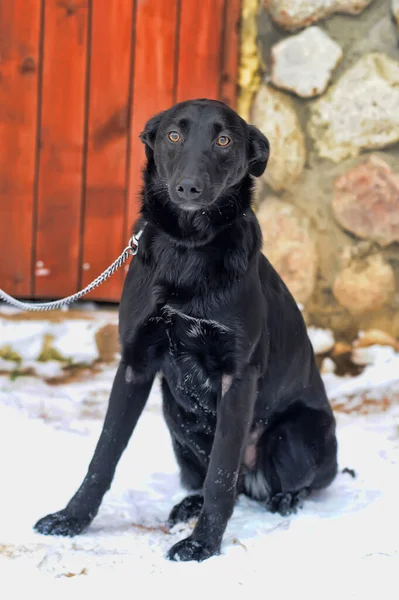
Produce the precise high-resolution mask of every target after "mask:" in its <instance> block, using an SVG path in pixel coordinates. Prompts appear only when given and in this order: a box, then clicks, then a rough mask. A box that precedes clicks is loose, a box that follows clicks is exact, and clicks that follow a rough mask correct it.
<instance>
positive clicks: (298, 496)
mask: <svg viewBox="0 0 399 600" xmlns="http://www.w3.org/2000/svg"><path fill="white" fill-rule="evenodd" d="M171 131H172V132H175V133H173V136H172V137H174V138H178V140H177V141H171V139H170V137H168V136H169V134H170V132H171ZM141 137H142V140H143V141H144V143H145V145H146V156H147V165H146V168H145V171H144V187H143V193H142V211H141V212H142V218H141V219H140V220H139V221H138V223H137V224H136V227H135V230H136V232H137V231H138V230H140V229H142V228H143V227H144V224H145V223H147V224H146V226H145V229H144V233H143V235H142V237H141V239H140V246H139V251H138V254H137V256H136V257H135V258H134V259H133V261H132V263H131V266H130V269H129V273H128V276H127V279H126V283H125V287H124V290H123V295H122V300H121V305H120V338H121V343H122V360H121V363H120V365H119V368H118V371H117V374H116V377H115V381H114V384H113V388H112V392H111V397H110V401H109V408H108V412H107V415H106V418H105V423H104V428H103V432H102V434H101V437H100V439H99V442H98V445H97V448H96V450H95V453H94V456H93V459H92V461H91V464H90V466H89V470H88V474H87V475H86V477H85V479H84V481H83V483H82V485H81V487H80V488H79V490H78V491H77V493H76V494H75V496H74V497H73V498H72V500H71V501H70V502H69V504H68V505H67V506H66V508H65V509H64V510H63V511H61V512H59V513H55V514H54V515H49V516H47V517H44V518H43V519H41V520H40V521H39V522H38V523H37V524H36V526H35V527H36V529H37V530H38V531H40V532H42V533H45V534H58V535H75V534H77V533H79V532H80V531H82V530H83V529H84V528H85V527H87V526H88V525H89V523H90V522H91V521H92V519H93V518H94V517H95V515H96V514H97V511H98V508H99V506H100V503H101V500H102V498H103V495H104V493H105V492H106V491H107V490H108V489H109V487H110V485H111V481H112V478H113V475H114V471H115V468H116V465H117V463H118V460H119V458H120V456H121V454H122V452H123V450H124V449H125V447H126V444H127V442H128V440H129V438H130V436H131V434H132V432H133V430H134V427H135V425H136V423H137V421H138V419H139V417H140V414H141V412H142V410H143V408H144V406H145V403H146V400H147V397H148V395H149V392H150V389H151V386H152V383H153V380H154V377H155V375H156V374H157V373H161V374H162V391H163V401H164V416H165V420H166V423H167V425H168V427H169V430H170V434H171V438H172V444H173V448H174V450H175V453H176V457H177V460H178V463H179V466H180V469H181V477H182V482H183V483H184V484H185V485H186V486H187V487H188V488H189V489H190V490H193V491H196V492H197V493H196V494H195V495H194V496H193V497H189V498H188V499H185V500H184V501H183V502H182V503H180V505H178V506H176V507H175V508H174V509H173V510H172V512H171V515H170V520H169V522H170V523H171V524H173V523H175V522H177V521H178V520H181V519H184V520H188V519H190V518H192V517H198V521H197V524H196V526H195V529H194V531H193V533H192V535H191V536H190V537H189V538H188V539H186V540H183V541H181V542H179V543H178V544H176V545H175V546H174V547H173V548H172V549H171V550H170V552H169V554H168V556H169V558H171V559H180V560H198V561H201V560H204V559H206V558H208V557H209V556H212V555H214V554H217V553H218V552H219V550H220V545H221V541H222V536H223V533H224V531H225V528H226V525H227V521H228V519H229V517H230V515H231V513H232V511H233V507H234V502H235V499H236V496H237V494H238V493H240V492H242V493H245V494H247V495H249V496H251V497H253V498H256V499H258V500H260V501H262V502H263V503H264V505H265V508H267V509H269V510H271V511H278V512H280V513H281V514H284V515H286V514H289V513H290V512H292V511H295V510H296V509H297V508H298V507H299V506H300V505H301V503H302V501H303V499H304V498H305V497H306V496H307V495H308V494H309V493H310V492H311V491H312V490H315V489H319V488H322V487H325V486H327V485H329V484H330V483H331V481H332V480H333V479H334V477H335V475H336V470H337V462H336V454H337V443H336V438H335V420H334V417H333V413H332V411H331V408H330V405H329V403H328V400H327V397H326V393H325V390H324V386H323V383H322V380H321V378H320V375H319V372H318V370H317V368H316V365H315V361H314V355H313V350H312V347H311V344H310V341H309V339H308V336H307V332H306V327H305V324H304V321H303V318H302V315H301V313H300V311H299V309H298V307H297V305H296V303H295V301H294V299H293V298H292V296H291V294H290V293H289V291H288V290H287V288H286V286H285V285H284V283H283V282H282V280H281V278H280V277H279V275H278V274H277V273H276V271H275V270H274V269H273V268H272V266H271V265H270V263H269V262H268V261H267V259H266V258H265V257H264V256H263V255H262V254H261V252H260V249H261V232H260V229H259V225H258V222H257V219H256V216H255V214H254V212H253V210H252V208H251V196H252V184H253V179H252V177H253V176H259V175H261V174H262V173H263V171H264V169H265V167H266V163H267V159H268V154H269V145H268V142H267V140H266V138H265V137H264V136H263V135H262V134H261V133H260V132H259V131H258V130H257V129H256V128H255V127H253V126H250V125H247V124H246V123H245V122H244V121H243V120H242V119H241V118H240V117H239V116H238V115H237V114H236V113H235V112H234V111H232V110H231V109H229V108H228V107H227V106H225V105H224V104H222V103H220V102H215V101H210V100H197V101H190V102H185V103H182V104H179V105H177V106H175V107H173V108H171V109H170V110H168V111H165V112H163V113H161V114H160V115H158V116H156V117H154V118H153V119H151V120H150V121H149V123H148V124H147V126H146V129H145V131H144V132H143V134H142V136H141ZM226 139H227V140H230V142H227V143H225V142H226ZM222 143H223V145H220V144H222ZM273 226H274V224H273V223H270V227H273Z"/></svg>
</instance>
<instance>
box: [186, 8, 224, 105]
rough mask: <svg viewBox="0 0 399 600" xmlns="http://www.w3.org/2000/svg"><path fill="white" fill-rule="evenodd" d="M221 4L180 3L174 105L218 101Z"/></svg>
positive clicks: (221, 22) (221, 30)
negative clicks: (194, 99)
mask: <svg viewBox="0 0 399 600" xmlns="http://www.w3.org/2000/svg"><path fill="white" fill-rule="evenodd" d="M223 9H224V0H201V2H199V1H198V0H184V1H183V2H182V3H181V15H180V41H179V61H178V64H179V67H178V79H177V101H178V102H181V101H182V100H189V99H193V98H213V99H219V88H220V85H219V82H220V73H221V65H222V43H221V40H222V32H223Z"/></svg>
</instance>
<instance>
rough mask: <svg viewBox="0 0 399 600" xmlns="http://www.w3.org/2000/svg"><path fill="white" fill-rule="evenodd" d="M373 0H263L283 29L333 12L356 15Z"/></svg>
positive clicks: (295, 27)
mask: <svg viewBox="0 0 399 600" xmlns="http://www.w3.org/2000/svg"><path fill="white" fill-rule="evenodd" d="M372 1H373V0H263V4H264V6H265V8H267V9H268V10H269V13H270V15H271V17H272V19H273V20H274V21H276V23H278V24H279V25H280V27H284V29H290V30H292V29H298V28H301V27H307V26H309V25H312V23H315V22H316V21H318V20H319V19H325V18H326V17H329V16H330V15H332V14H334V13H347V14H352V15H357V14H359V13H361V12H362V10H363V9H365V8H366V6H369V4H371V3H372Z"/></svg>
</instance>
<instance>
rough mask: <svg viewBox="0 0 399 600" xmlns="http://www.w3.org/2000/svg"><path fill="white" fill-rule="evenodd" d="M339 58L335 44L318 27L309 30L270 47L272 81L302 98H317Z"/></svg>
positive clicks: (340, 55) (338, 51)
mask: <svg viewBox="0 0 399 600" xmlns="http://www.w3.org/2000/svg"><path fill="white" fill-rule="evenodd" d="M341 58H342V49H341V47H340V46H339V45H338V44H337V43H336V42H334V41H333V40H332V39H331V38H330V37H329V36H328V35H327V34H326V33H324V31H323V30H322V29H320V28H319V27H309V28H308V29H305V30H304V31H302V32H301V33H298V34H297V35H293V36H290V37H287V38H285V39H284V40H282V41H281V42H279V43H278V44H276V45H275V46H273V48H272V53H271V61H272V69H271V80H272V82H273V84H274V85H275V86H277V87H280V88H283V89H286V90H289V91H291V92H294V93H295V94H297V95H298V96H301V97H302V98H311V97H313V96H318V95H319V94H322V93H323V92H324V90H325V89H326V87H327V85H328V83H329V81H330V79H331V75H332V72H333V70H334V69H335V67H336V66H337V65H338V63H339V61H340V60H341Z"/></svg>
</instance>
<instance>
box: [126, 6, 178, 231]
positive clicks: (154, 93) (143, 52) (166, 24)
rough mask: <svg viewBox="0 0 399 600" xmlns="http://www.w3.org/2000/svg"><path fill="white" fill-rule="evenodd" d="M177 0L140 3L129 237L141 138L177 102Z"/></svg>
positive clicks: (135, 204) (140, 161) (135, 205)
mask: <svg viewBox="0 0 399 600" xmlns="http://www.w3.org/2000/svg"><path fill="white" fill-rule="evenodd" d="M177 6H178V2H177V0H152V2H138V4H137V14H136V26H135V49H134V71H133V72H134V81H133V102H132V122H131V143H130V177H129V202H128V208H127V220H126V234H125V236H126V237H128V235H129V232H130V229H131V226H132V224H133V222H134V220H135V219H136V217H137V211H138V206H139V203H138V194H139V191H140V187H141V168H142V164H143V161H144V149H143V145H142V143H141V142H140V140H139V137H138V136H139V134H140V132H141V131H142V130H143V128H144V125H145V123H146V121H147V119H149V118H150V117H151V116H153V115H154V114H156V113H157V112H159V111H161V110H164V109H166V108H168V107H169V106H171V105H172V104H173V103H174V101H175V94H174V89H175V78H176V70H175V54H176V44H177V36H176V31H177Z"/></svg>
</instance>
